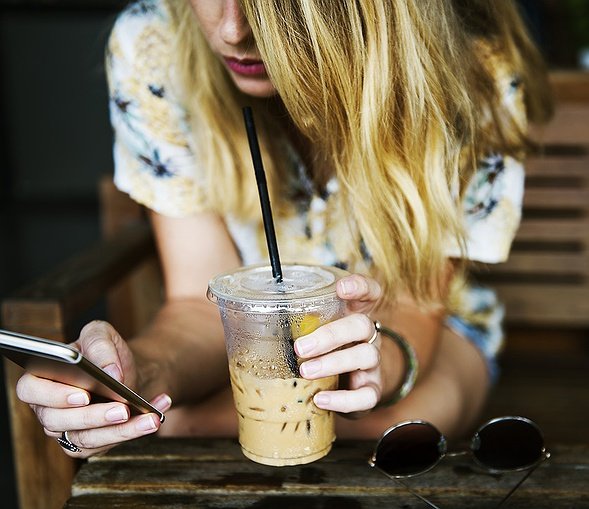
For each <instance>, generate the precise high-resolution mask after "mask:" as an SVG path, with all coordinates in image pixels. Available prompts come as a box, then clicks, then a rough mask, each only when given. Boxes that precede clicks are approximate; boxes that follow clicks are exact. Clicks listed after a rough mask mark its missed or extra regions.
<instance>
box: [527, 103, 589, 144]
mask: <svg viewBox="0 0 589 509" xmlns="http://www.w3.org/2000/svg"><path fill="white" fill-rule="evenodd" d="M587 118H589V105H588V104H586V103H581V102H578V103H560V104H558V107H557V108H556V110H555V114H554V118H553V119H552V121H551V122H550V123H549V124H547V125H546V126H541V127H538V126H532V128H531V135H532V138H533V139H534V140H536V141H538V142H540V143H557V144H563V145H587V144H589V124H588V123H587Z"/></svg>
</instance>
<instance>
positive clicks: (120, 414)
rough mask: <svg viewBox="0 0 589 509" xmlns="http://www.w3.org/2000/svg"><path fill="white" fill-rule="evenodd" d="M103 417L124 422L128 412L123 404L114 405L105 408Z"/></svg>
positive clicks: (110, 420)
mask: <svg viewBox="0 0 589 509" xmlns="http://www.w3.org/2000/svg"><path fill="white" fill-rule="evenodd" d="M104 418H105V419H106V420H107V421H108V422H124V421H126V420H127V419H128V418H129V412H128V411H127V409H126V408H125V407H123V406H116V407H114V408H110V409H109V410H107V411H106V413H105V414H104Z"/></svg>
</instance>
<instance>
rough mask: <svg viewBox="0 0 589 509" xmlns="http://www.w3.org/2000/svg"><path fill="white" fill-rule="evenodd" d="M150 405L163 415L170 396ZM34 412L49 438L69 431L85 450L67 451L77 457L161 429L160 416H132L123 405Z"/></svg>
mask: <svg viewBox="0 0 589 509" xmlns="http://www.w3.org/2000/svg"><path fill="white" fill-rule="evenodd" d="M151 403H152V405H153V406H154V407H156V408H157V409H158V410H160V411H161V412H166V411H167V410H169V409H170V407H171V404H172V400H171V399H170V397H169V396H168V395H167V394H160V395H159V396H158V397H156V398H154V399H153V400H152V402H151ZM33 410H34V411H35V413H36V414H37V417H38V419H39V421H40V422H41V424H42V425H43V427H44V430H45V433H46V434H47V435H48V436H50V437H52V438H58V437H61V436H62V433H63V431H64V430H66V431H67V432H68V438H69V440H70V441H71V442H72V443H73V444H75V445H76V446H78V447H79V448H80V449H81V450H82V451H81V453H71V452H68V451H65V452H66V453H67V454H69V455H70V456H74V457H77V458H85V457H89V456H92V455H94V454H98V453H100V452H103V451H105V450H107V449H109V448H111V447H113V446H115V445H117V444H119V443H121V442H125V441H128V440H133V439H135V438H139V437H141V436H144V435H149V434H151V433H155V432H156V431H157V430H158V429H159V428H160V426H161V422H160V420H159V418H158V416H157V415H155V414H153V413H149V414H143V415H139V416H133V417H131V416H130V414H129V409H128V407H127V406H126V405H124V404H122V403H114V402H113V403H100V404H95V405H89V406H87V407H85V408H71V409H55V408H48V407H40V406H33Z"/></svg>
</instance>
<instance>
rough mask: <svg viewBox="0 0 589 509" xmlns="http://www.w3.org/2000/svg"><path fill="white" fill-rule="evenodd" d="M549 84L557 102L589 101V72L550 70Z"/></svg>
mask: <svg viewBox="0 0 589 509" xmlns="http://www.w3.org/2000/svg"><path fill="white" fill-rule="evenodd" d="M550 85H551V86H552V90H553V93H554V97H555V98H556V100H557V101H559V102H561V103H562V102H583V103H588V102H589V73H588V72H584V71H574V70H571V71H564V70H562V71H552V72H550Z"/></svg>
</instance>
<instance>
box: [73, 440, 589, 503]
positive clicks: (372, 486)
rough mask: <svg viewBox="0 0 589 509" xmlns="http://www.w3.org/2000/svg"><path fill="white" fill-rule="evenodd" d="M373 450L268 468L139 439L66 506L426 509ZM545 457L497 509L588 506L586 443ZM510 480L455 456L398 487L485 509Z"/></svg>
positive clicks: (339, 451) (231, 448)
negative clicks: (377, 462) (380, 465)
mask: <svg viewBox="0 0 589 509" xmlns="http://www.w3.org/2000/svg"><path fill="white" fill-rule="evenodd" d="M373 445H374V443H373V442H356V441H354V442H351V441H338V442H337V443H336V444H335V447H334V449H333V451H332V452H331V453H330V454H329V455H328V456H327V457H326V458H324V459H322V460H320V461H316V462H315V463H311V464H308V465H302V466H298V467H283V468H276V467H267V466H264V465H258V464H256V463H253V462H251V461H249V460H247V459H246V458H245V457H244V456H243V455H242V454H241V452H240V449H239V446H238V444H237V442H236V441H233V440H222V439H215V440H210V439H209V440H201V439H161V438H151V437H150V438H145V439H140V440H136V441H134V442H131V443H129V444H124V445H121V446H119V447H117V448H115V449H114V450H112V451H110V452H109V453H108V454H106V455H105V456H102V457H100V458H93V459H91V460H89V461H88V462H87V463H85V464H84V465H83V466H82V467H81V469H80V471H79V472H78V474H77V476H76V478H75V480H74V485H73V489H72V497H71V498H70V500H69V501H68V502H67V504H66V508H68V509H81V508H90V507H100V508H108V509H114V508H119V507H125V508H131V509H132V508H147V509H149V508H156V507H157V508H165V507H174V508H181V507H190V508H199V509H200V508H202V509H205V508H207V509H208V508H211V509H212V508H231V509H238V508H245V507H248V508H258V509H264V508H265V509H319V508H321V509H357V508H358V509H359V508H378V509H383V508H387V509H388V508H395V507H401V508H415V509H418V508H422V507H426V506H425V504H423V503H422V502H421V501H420V500H418V499H417V498H415V497H413V496H412V495H411V494H409V493H407V492H406V491H405V490H404V489H403V488H402V487H400V486H399V485H398V484H397V483H395V482H393V481H392V480H390V479H388V478H387V477H385V476H384V475H382V474H381V473H379V472H378V471H376V470H374V469H372V468H370V467H369V466H368V464H367V458H368V457H369V456H370V454H371V452H372V448H373ZM551 452H552V458H551V459H550V460H549V461H548V462H545V463H544V464H543V465H542V466H541V467H540V468H539V469H538V470H536V472H534V474H533V475H532V476H531V477H530V478H529V479H528V480H527V481H526V482H525V483H524V484H523V485H522V486H521V487H520V489H519V491H517V492H516V493H515V495H514V496H513V497H512V498H511V499H510V501H509V502H508V504H507V506H506V507H509V508H513V509H515V508H526V509H528V508H534V509H542V508H550V509H557V508H571V509H572V508H574V509H582V508H589V445H584V446H560V447H557V446H555V447H552V448H551ZM520 475H521V474H517V473H516V474H508V475H503V476H501V477H499V476H493V475H489V474H485V473H480V472H475V471H474V470H473V468H472V467H471V465H470V464H469V463H468V461H467V460H465V459H464V458H462V459H460V460H459V459H458V458H451V459H445V460H444V461H443V462H442V463H441V464H440V465H438V467H436V469H434V470H433V471H432V472H430V473H428V474H425V475H423V476H420V477H417V478H413V479H410V480H409V481H408V483H409V484H410V485H411V486H412V488H414V489H415V490H416V491H417V492H419V493H420V494H421V495H424V496H426V497H431V499H432V501H433V502H434V503H436V504H438V505H439V506H440V507H441V508H442V509H444V508H449V509H460V508H466V507H469V508H473V507H476V508H477V509H485V508H492V507H495V504H496V503H497V502H498V501H499V500H500V499H501V498H502V496H503V495H504V494H505V493H507V491H508V490H509V488H510V487H511V486H513V485H514V484H515V483H516V482H517V480H518V479H519V478H520V477H519V476H520Z"/></svg>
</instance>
